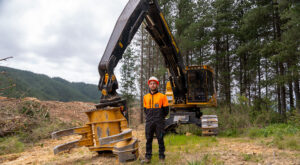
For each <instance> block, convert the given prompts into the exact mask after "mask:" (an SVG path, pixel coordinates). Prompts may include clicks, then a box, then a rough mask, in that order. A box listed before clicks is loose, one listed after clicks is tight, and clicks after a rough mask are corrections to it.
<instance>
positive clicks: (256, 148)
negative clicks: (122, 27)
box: [0, 101, 300, 165]
mask: <svg viewBox="0 0 300 165" xmlns="http://www.w3.org/2000/svg"><path fill="white" fill-rule="evenodd" d="M41 104H45V105H46V106H48V107H49V110H50V113H51V114H52V116H55V117H57V118H60V119H62V120H65V121H72V120H80V121H83V122H84V121H86V120H87V118H86V116H85V114H84V113H83V111H85V110H87V109H91V108H93V106H94V105H93V103H82V102H68V103H62V102H54V101H42V102H41ZM134 111H136V110H134ZM132 114H137V113H132ZM134 117H135V118H136V120H138V119H137V118H138V117H137V116H134ZM132 128H133V129H134V131H133V135H134V136H135V137H137V138H138V139H139V152H140V155H141V156H143V155H144V153H145V143H146V140H145V136H144V125H141V124H140V125H135V126H133V127H132ZM79 138H80V137H79V136H68V137H63V138H61V139H58V140H54V139H45V140H42V141H40V142H39V143H37V144H35V146H34V147H31V148H27V149H26V150H25V151H24V152H21V153H15V154H7V155H1V156H0V164H6V165H15V164H105V165H110V164H118V163H117V162H116V157H114V156H113V155H98V154H97V153H96V152H91V151H89V150H88V148H85V147H81V148H74V149H72V150H70V151H69V152H64V153H59V154H57V155H54V154H53V148H54V147H55V146H57V145H59V144H63V143H66V142H70V141H73V140H77V139H79ZM197 138H199V144H197V145H195V146H193V150H190V151H186V149H183V148H178V149H175V150H174V148H173V149H171V148H168V147H167V148H166V161H165V164H192V163H193V162H196V163H197V162H198V164H199V162H201V161H202V162H203V160H204V159H206V160H209V161H206V164H230V165H231V164H267V165H271V164H272V165H273V164H274V165H275V164H276V165H277V164H282V165H285V164H294V165H300V151H292V150H280V149H278V148H274V147H270V146H266V145H264V144H263V143H262V139H249V138H224V137H197ZM205 138H206V139H207V138H214V139H213V140H214V141H215V142H214V143H213V145H210V144H208V145H206V146H205V145H201V139H205ZM263 140H264V139H263ZM154 144H155V145H156V146H157V141H156V140H154ZM156 150H157V147H154V149H153V152H154V156H155V157H157V151H156ZM156 159H157V158H156ZM207 162H208V163H207ZM196 163H194V164H196ZM126 164H140V163H139V161H135V162H128V163H126ZM152 164H157V163H156V161H153V163H152ZM204 164H205V163H204Z"/></svg>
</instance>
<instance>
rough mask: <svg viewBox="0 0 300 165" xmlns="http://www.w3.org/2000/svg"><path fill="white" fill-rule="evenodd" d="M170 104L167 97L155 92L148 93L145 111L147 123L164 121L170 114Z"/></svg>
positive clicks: (145, 98)
mask: <svg viewBox="0 0 300 165" xmlns="http://www.w3.org/2000/svg"><path fill="white" fill-rule="evenodd" d="M168 106H169V103H168V99H167V96H166V95H164V94H162V93H159V92H155V93H153V94H151V93H148V94H146V95H145V96H144V111H145V114H146V122H149V121H153V120H155V121H157V120H164V118H165V117H166V116H167V115H168V113H169V107H168Z"/></svg>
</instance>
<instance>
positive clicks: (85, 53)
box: [0, 0, 128, 84]
mask: <svg viewBox="0 0 300 165" xmlns="http://www.w3.org/2000/svg"><path fill="white" fill-rule="evenodd" d="M127 1H128V0H0V58H4V57H8V56H13V57H14V58H12V59H9V60H8V61H6V62H1V63H0V65H1V66H7V67H12V68H17V69H22V70H28V71H32V72H35V73H41V74H46V75H48V76H50V77H61V78H64V79H66V80H68V81H73V82H86V83H92V84H97V83H98V80H99V75H98V70H97V68H98V63H99V61H100V59H101V56H102V54H103V52H104V50H105V47H106V44H107V42H108V39H109V37H110V35H111V32H112V30H113V27H114V25H115V23H116V21H117V19H118V17H119V15H120V14H121V12H122V10H123V8H124V7H125V5H126V3H127ZM119 79H120V78H119Z"/></svg>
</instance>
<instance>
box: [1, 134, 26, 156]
mask: <svg viewBox="0 0 300 165" xmlns="http://www.w3.org/2000/svg"><path fill="white" fill-rule="evenodd" d="M24 148H25V144H24V143H22V142H21V141H20V140H19V138H18V137H16V136H11V137H6V138H0V155H3V154H8V153H18V152H22V151H23V150H24Z"/></svg>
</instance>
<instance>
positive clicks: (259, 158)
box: [242, 154, 263, 162]
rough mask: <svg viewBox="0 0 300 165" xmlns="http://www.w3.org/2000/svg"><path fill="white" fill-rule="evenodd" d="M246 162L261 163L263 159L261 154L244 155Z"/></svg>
mask: <svg viewBox="0 0 300 165" xmlns="http://www.w3.org/2000/svg"><path fill="white" fill-rule="evenodd" d="M242 157H243V160H244V161H251V162H260V161H262V159H263V157H262V155H261V154H242Z"/></svg>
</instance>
